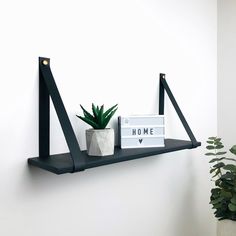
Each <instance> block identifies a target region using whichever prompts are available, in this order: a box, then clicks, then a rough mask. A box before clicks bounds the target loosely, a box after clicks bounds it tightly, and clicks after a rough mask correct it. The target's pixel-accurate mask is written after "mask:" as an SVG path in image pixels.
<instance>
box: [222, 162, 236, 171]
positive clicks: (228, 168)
mask: <svg viewBox="0 0 236 236" xmlns="http://www.w3.org/2000/svg"><path fill="white" fill-rule="evenodd" d="M223 169H224V170H229V171H232V172H236V166H235V165H233V164H227V165H225V166H224V167H223Z"/></svg>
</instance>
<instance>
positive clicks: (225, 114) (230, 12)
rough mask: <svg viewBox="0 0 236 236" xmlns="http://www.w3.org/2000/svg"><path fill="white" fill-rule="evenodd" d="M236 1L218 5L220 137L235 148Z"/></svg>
mask: <svg viewBox="0 0 236 236" xmlns="http://www.w3.org/2000/svg"><path fill="white" fill-rule="evenodd" d="M235 25H236V1H235V0H227V1H218V133H219V136H221V137H222V138H223V139H224V141H225V144H226V147H228V148H229V147H231V146H232V145H234V144H236V137H235V134H236V126H235V120H236V112H235V109H234V106H235V101H236V93H235V91H236V67H235V62H236V41H235V38H236V27H235Z"/></svg>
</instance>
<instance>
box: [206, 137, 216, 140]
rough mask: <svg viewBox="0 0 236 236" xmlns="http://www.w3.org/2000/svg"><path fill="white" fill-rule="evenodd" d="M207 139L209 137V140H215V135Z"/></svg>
mask: <svg viewBox="0 0 236 236" xmlns="http://www.w3.org/2000/svg"><path fill="white" fill-rule="evenodd" d="M208 139H210V140H215V139H216V137H209V138H208Z"/></svg>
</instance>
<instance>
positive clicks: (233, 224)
mask: <svg viewBox="0 0 236 236" xmlns="http://www.w3.org/2000/svg"><path fill="white" fill-rule="evenodd" d="M235 235H236V221H232V220H220V221H218V222H217V236H235Z"/></svg>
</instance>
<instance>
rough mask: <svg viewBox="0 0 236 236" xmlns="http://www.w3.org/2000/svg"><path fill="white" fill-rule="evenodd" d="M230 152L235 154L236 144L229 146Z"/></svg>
mask: <svg viewBox="0 0 236 236" xmlns="http://www.w3.org/2000/svg"><path fill="white" fill-rule="evenodd" d="M230 152H231V153H233V154H234V155H236V145H234V146H233V147H231V148H230Z"/></svg>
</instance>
